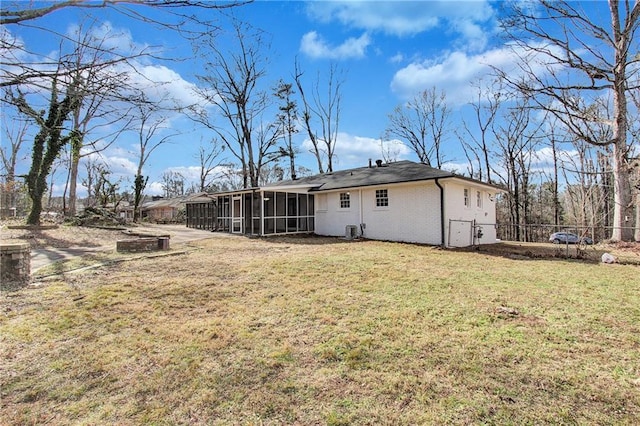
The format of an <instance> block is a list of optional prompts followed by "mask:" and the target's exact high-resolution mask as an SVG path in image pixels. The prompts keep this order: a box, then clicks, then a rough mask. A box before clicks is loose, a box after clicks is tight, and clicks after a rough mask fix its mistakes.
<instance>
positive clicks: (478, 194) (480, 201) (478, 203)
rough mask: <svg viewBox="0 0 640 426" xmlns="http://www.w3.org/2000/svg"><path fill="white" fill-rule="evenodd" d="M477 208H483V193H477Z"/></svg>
mask: <svg viewBox="0 0 640 426" xmlns="http://www.w3.org/2000/svg"><path fill="white" fill-rule="evenodd" d="M476 207H477V208H479V209H481V208H482V192H480V191H476Z"/></svg>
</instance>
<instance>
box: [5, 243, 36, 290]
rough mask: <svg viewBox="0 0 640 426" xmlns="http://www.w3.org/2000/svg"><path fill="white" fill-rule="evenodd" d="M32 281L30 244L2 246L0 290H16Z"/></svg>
mask: <svg viewBox="0 0 640 426" xmlns="http://www.w3.org/2000/svg"><path fill="white" fill-rule="evenodd" d="M30 280H31V249H30V248H29V244H28V243H9V244H5V243H3V244H0V289H2V290H15V289H18V288H20V287H24V286H26V285H27V284H29V281H30Z"/></svg>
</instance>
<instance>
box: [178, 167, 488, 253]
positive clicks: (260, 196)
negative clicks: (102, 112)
mask: <svg viewBox="0 0 640 426" xmlns="http://www.w3.org/2000/svg"><path fill="white" fill-rule="evenodd" d="M499 192H501V189H500V188H498V187H496V186H493V185H489V184H486V183H482V182H479V181H477V180H473V179H469V178H465V177H463V176H459V175H456V174H454V173H451V172H446V171H443V170H439V169H435V168H433V167H429V166H427V165H425V164H420V163H415V162H411V161H398V162H393V163H388V164H383V163H382V161H380V160H378V161H377V162H376V164H375V165H373V164H371V162H370V164H369V166H368V167H361V168H356V169H350V170H343V171H338V172H332V173H325V174H319V175H315V176H309V177H303V178H300V179H294V180H288V181H281V182H277V183H273V184H269V185H267V186H264V187H259V188H248V189H243V190H237V191H230V192H223V193H215V194H209V197H208V198H207V199H199V200H193V201H187V217H188V218H187V223H188V225H187V226H191V227H195V225H194V224H195V223H203V220H202V218H200V219H199V222H197V221H196V218H195V215H196V212H198V214H201V215H202V214H205V212H209V213H210V216H211V220H210V221H209V222H208V223H210V228H204V229H211V230H217V231H223V232H230V233H237V234H249V235H256V236H268V235H278V234H296V233H315V234H317V235H324V236H344V237H346V238H356V237H364V238H369V239H375V240H389V241H403V242H412V243H422V244H432V245H444V246H448V247H450V246H456V247H462V246H469V245H475V244H488V243H494V242H495V241H496V228H495V222H496V209H495V197H496V194H497V193H499ZM190 216H192V217H190ZM205 222H206V220H205Z"/></svg>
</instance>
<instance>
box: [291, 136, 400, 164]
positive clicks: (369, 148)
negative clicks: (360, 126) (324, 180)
mask: <svg viewBox="0 0 640 426" xmlns="http://www.w3.org/2000/svg"><path fill="white" fill-rule="evenodd" d="M382 144H383V145H384V149H385V151H391V152H392V153H393V155H394V156H395V159H397V160H400V159H405V158H407V157H410V156H411V150H410V149H409V148H408V147H407V146H406V145H404V144H403V143H402V142H400V141H398V140H391V141H382ZM302 149H303V151H305V152H308V151H311V150H312V149H313V146H312V145H311V141H310V140H309V139H306V140H305V141H304V142H303V143H302ZM382 152H383V147H382V146H381V140H380V139H374V138H370V137H366V136H356V135H350V134H348V133H344V132H339V133H338V140H337V142H336V150H335V153H336V157H335V159H334V161H333V163H334V169H336V170H342V169H349V168H354V167H364V166H366V165H368V164H369V159H371V160H373V161H375V160H376V159H379V158H383V154H382Z"/></svg>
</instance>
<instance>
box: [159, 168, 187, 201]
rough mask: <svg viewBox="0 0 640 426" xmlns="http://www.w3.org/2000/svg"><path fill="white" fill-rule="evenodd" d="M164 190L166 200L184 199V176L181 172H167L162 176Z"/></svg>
mask: <svg viewBox="0 0 640 426" xmlns="http://www.w3.org/2000/svg"><path fill="white" fill-rule="evenodd" d="M161 180H162V182H161V184H162V190H163V191H164V196H165V197H166V198H174V197H182V196H183V195H184V192H185V185H184V181H185V179H184V175H183V174H182V173H180V172H175V171H167V172H164V173H163V174H162V176H161Z"/></svg>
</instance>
